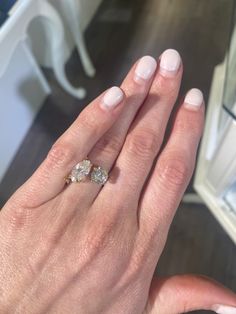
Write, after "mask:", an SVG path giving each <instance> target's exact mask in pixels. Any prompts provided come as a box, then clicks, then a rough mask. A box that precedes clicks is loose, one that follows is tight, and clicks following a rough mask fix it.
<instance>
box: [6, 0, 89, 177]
mask: <svg viewBox="0 0 236 314" xmlns="http://www.w3.org/2000/svg"><path fill="white" fill-rule="evenodd" d="M62 2H64V10H65V13H66V15H67V19H68V25H69V26H70V29H71V33H72V35H73V38H74V41H75V43H76V45H77V47H78V51H79V54H80V56H81V60H82V63H83V66H84V69H85V72H86V73H87V75H89V76H93V75H94V73H95V70H94V68H93V66H92V63H91V61H90V59H89V57H88V54H87V51H86V47H85V43H84V40H83V36H82V32H81V30H80V25H79V21H78V10H79V3H78V2H77V1H72V0H67V1H62ZM0 4H1V5H2V4H3V3H2V2H1V3H0ZM3 17H4V19H3V20H1V25H0V95H1V104H0V128H1V132H0V147H1V159H0V180H1V179H2V177H3V176H4V174H5V172H6V170H7V168H8V166H9V165H10V163H11V161H12V159H13V158H14V155H15V153H16V152H17V150H18V148H19V147H20V145H21V142H22V140H23V139H24V137H25V135H26V134H27V131H28V130H29V128H30V126H31V124H32V122H33V121H34V118H35V116H36V114H37V112H38V111H39V109H40V107H41V105H42V103H43V102H44V100H45V98H46V97H47V95H49V94H50V92H51V89H50V86H49V85H48V82H47V80H46V79H45V77H44V75H43V73H42V71H41V69H40V67H39V65H38V63H37V60H36V58H35V56H34V54H33V52H32V50H31V47H30V45H29V44H28V30H29V27H30V25H31V22H32V21H34V20H35V19H36V18H38V17H40V19H43V21H44V23H43V24H44V27H45V30H46V33H47V43H41V42H40V44H41V45H42V44H43V45H44V47H43V48H44V50H45V51H49V54H50V56H51V60H52V63H51V66H52V68H53V70H54V73H55V76H56V78H57V80H58V82H59V83H60V85H61V86H62V88H64V89H65V90H66V91H67V92H68V93H69V94H71V95H73V96H74V97H77V98H80V99H81V98H83V97H84V96H85V89H84V88H82V87H80V88H75V87H73V86H72V85H71V84H70V82H69V81H68V79H67V77H66V74H65V69H64V68H65V62H66V57H65V56H64V52H65V49H64V48H65V45H66V44H67V43H66V42H65V29H64V24H63V22H62V19H61V16H60V15H59V14H58V11H57V10H56V9H55V8H54V6H53V5H52V4H50V3H49V2H47V1H46V0H18V1H16V3H15V5H14V6H13V7H12V9H10V11H9V12H6V19H5V16H3ZM35 39H36V40H37V38H35Z"/></svg>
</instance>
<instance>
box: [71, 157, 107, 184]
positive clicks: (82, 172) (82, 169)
mask: <svg viewBox="0 0 236 314" xmlns="http://www.w3.org/2000/svg"><path fill="white" fill-rule="evenodd" d="M89 176H90V180H91V181H92V182H95V183H97V184H99V185H104V184H105V183H106V182H107V180H108V177H109V176H108V172H107V171H106V170H105V169H103V168H102V167H99V166H94V165H93V164H92V162H91V161H90V160H89V159H85V160H83V161H81V162H79V163H78V164H77V165H75V166H74V167H73V169H72V170H71V173H70V174H69V176H68V177H67V178H66V183H67V184H69V183H75V182H82V181H84V180H85V179H86V178H87V177H89Z"/></svg>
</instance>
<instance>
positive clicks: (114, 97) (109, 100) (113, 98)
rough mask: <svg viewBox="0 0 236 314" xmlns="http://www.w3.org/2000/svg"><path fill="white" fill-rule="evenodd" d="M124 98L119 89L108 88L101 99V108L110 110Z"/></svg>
mask: <svg viewBox="0 0 236 314" xmlns="http://www.w3.org/2000/svg"><path fill="white" fill-rule="evenodd" d="M123 98H124V93H123V91H122V90H121V89H120V88H119V87H116V86H114V87H112V88H110V89H109V90H108V91H107V92H106V94H105V95H104V97H103V101H102V102H101V107H102V108H104V109H106V110H110V109H113V108H115V107H116V106H118V105H119V104H120V103H121V102H122V100H123Z"/></svg>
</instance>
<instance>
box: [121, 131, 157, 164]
mask: <svg viewBox="0 0 236 314" xmlns="http://www.w3.org/2000/svg"><path fill="white" fill-rule="evenodd" d="M159 148H160V138H159V136H158V135H157V134H156V133H155V132H154V131H152V130H144V129H143V130H142V131H141V132H136V133H133V134H130V135H128V138H127V151H128V152H129V153H131V154H133V155H138V156H139V157H142V158H144V159H146V158H147V157H150V156H153V155H155V154H156V153H157V151H158V149H159Z"/></svg>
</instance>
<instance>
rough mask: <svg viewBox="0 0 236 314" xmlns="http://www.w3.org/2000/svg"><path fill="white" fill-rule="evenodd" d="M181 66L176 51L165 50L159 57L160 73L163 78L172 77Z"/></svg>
mask: <svg viewBox="0 0 236 314" xmlns="http://www.w3.org/2000/svg"><path fill="white" fill-rule="evenodd" d="M180 65H181V57H180V55H179V53H178V51H176V50H174V49H167V50H166V51H164V52H163V54H162V55H161V60H160V72H161V74H162V75H163V76H174V75H175V74H176V73H177V72H178V70H179V68H180Z"/></svg>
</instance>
